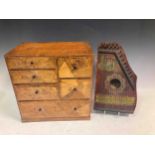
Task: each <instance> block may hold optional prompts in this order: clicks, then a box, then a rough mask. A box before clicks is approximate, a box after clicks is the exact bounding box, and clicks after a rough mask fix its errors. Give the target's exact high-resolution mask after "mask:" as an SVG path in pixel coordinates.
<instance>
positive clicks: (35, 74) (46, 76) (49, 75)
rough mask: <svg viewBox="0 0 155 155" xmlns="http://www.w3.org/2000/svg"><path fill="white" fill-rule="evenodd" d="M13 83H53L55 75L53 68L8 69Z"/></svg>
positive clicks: (55, 79)
mask: <svg viewBox="0 0 155 155" xmlns="http://www.w3.org/2000/svg"><path fill="white" fill-rule="evenodd" d="M10 75H11V79H12V81H13V83H14V84H28V83H30V84H33V83H55V82H57V75H56V71H55V70H20V71H10Z"/></svg>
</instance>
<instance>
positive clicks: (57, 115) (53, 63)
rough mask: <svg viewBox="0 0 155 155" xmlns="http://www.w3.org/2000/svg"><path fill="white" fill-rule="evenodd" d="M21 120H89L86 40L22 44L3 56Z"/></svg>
mask: <svg viewBox="0 0 155 155" xmlns="http://www.w3.org/2000/svg"><path fill="white" fill-rule="evenodd" d="M5 60H6V63H7V67H8V70H9V73H10V77H11V81H12V84H13V88H14V91H15V95H16V99H17V102H18V106H19V110H20V113H21V117H22V121H42V120H76V119H89V118H90V110H91V102H92V98H91V91H92V71H93V54H92V49H91V47H90V46H89V44H87V43H85V42H49V43H24V44H21V45H19V46H17V47H16V48H14V49H13V50H11V51H10V52H9V53H7V54H6V55H5Z"/></svg>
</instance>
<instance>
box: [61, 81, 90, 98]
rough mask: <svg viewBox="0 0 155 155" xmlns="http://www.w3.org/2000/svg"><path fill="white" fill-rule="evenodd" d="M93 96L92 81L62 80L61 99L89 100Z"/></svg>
mask: <svg viewBox="0 0 155 155" xmlns="http://www.w3.org/2000/svg"><path fill="white" fill-rule="evenodd" d="M90 96H91V79H61V80H60V97H61V98H63V99H84V98H85V99H88V98H90Z"/></svg>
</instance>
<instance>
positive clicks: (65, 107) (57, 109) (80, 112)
mask: <svg viewBox="0 0 155 155" xmlns="http://www.w3.org/2000/svg"><path fill="white" fill-rule="evenodd" d="M19 108H20V111H21V115H22V120H23V121H38V120H39V121H40V120H51V119H53V120H60V119H61V120H68V119H80V118H81V117H82V118H86V119H88V118H89V117H90V101H89V100H81V101H79V100H75V101H74V102H73V101H29V102H19Z"/></svg>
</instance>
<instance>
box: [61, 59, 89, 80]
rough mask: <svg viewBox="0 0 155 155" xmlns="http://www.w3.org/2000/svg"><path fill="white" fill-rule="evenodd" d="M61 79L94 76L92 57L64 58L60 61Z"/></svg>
mask: <svg viewBox="0 0 155 155" xmlns="http://www.w3.org/2000/svg"><path fill="white" fill-rule="evenodd" d="M58 66H59V67H58V68H59V77H60V78H77V77H91V76H92V57H89V56H87V57H63V58H59V59H58Z"/></svg>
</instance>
